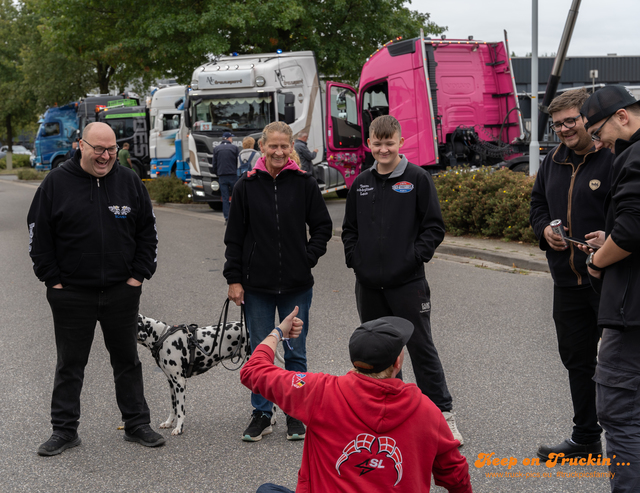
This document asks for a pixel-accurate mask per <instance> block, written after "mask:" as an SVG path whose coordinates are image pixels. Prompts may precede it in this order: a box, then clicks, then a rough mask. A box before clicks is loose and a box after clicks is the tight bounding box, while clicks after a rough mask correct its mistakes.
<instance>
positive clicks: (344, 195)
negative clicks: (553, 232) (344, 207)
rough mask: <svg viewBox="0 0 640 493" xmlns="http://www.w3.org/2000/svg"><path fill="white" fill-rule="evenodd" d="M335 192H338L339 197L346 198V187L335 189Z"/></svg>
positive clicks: (347, 192) (347, 190) (347, 191)
mask: <svg viewBox="0 0 640 493" xmlns="http://www.w3.org/2000/svg"><path fill="white" fill-rule="evenodd" d="M336 194H338V197H340V198H341V199H346V198H347V195H349V189H348V188H342V189H340V190H337V191H336Z"/></svg>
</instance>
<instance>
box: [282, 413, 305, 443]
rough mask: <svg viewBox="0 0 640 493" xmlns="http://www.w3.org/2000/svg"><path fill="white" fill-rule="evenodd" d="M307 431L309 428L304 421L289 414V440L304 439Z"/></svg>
mask: <svg viewBox="0 0 640 493" xmlns="http://www.w3.org/2000/svg"><path fill="white" fill-rule="evenodd" d="M306 432H307V430H306V428H305V427H304V424H302V421H300V420H299V419H296V418H293V417H291V416H287V440H304V435H305V433H306Z"/></svg>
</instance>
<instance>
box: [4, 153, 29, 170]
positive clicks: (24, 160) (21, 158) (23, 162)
mask: <svg viewBox="0 0 640 493" xmlns="http://www.w3.org/2000/svg"><path fill="white" fill-rule="evenodd" d="M11 166H12V167H13V168H30V167H31V163H30V162H29V156H27V155H26V154H14V155H13V158H12V159H11ZM0 169H7V158H6V156H5V157H3V158H2V159H0Z"/></svg>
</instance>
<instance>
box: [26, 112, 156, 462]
mask: <svg viewBox="0 0 640 493" xmlns="http://www.w3.org/2000/svg"><path fill="white" fill-rule="evenodd" d="M117 153H118V146H117V145H116V136H115V134H114V133H113V130H112V129H111V127H109V126H108V125H106V124H104V123H91V124H89V125H87V126H86V127H85V129H84V132H83V135H82V140H80V143H79V150H78V151H77V152H76V153H75V154H74V156H73V158H72V159H69V160H67V161H65V162H64V163H63V164H62V166H60V167H58V168H56V169H54V170H52V171H51V172H50V173H49V174H48V175H47V177H46V178H45V179H44V181H43V182H42V184H41V185H40V186H39V187H38V190H37V191H36V194H35V196H34V199H33V202H32V204H31V208H30V210H29V213H28V216H27V223H28V227H29V255H30V256H31V259H32V261H33V269H34V271H35V274H36V276H37V277H38V279H40V280H41V281H42V282H44V284H45V286H46V287H47V300H48V302H49V305H50V307H51V312H52V314H53V328H54V333H55V340H56V351H57V364H56V370H55V377H54V381H53V395H52V398H51V424H52V428H53V434H52V435H51V438H49V440H47V441H46V442H45V443H43V444H42V445H40V447H39V448H38V454H39V455H43V456H52V455H58V454H60V453H62V452H63V451H64V450H66V449H68V448H71V447H76V446H78V445H80V437H79V436H78V432H77V430H78V420H79V418H80V393H81V391H82V384H83V380H84V369H85V366H86V364H87V361H88V359H89V352H90V351H91V344H92V342H93V337H94V332H95V328H96V323H97V322H100V327H101V329H102V333H103V335H104V342H105V345H106V347H107V350H108V351H109V355H110V360H111V366H112V367H113V375H114V382H115V390H116V392H115V393H116V400H117V402H118V407H119V408H120V412H121V413H122V420H123V421H124V430H125V433H124V439H125V440H127V441H131V442H137V443H140V444H141V445H144V446H147V447H156V446H158V445H162V444H163V443H164V441H165V439H164V437H163V436H162V435H160V434H158V433H156V432H155V431H153V430H152V429H151V427H150V426H149V423H150V414H149V407H148V406H147V403H146V401H145V398H144V389H143V383H142V367H141V364H140V360H139V359H138V349H137V339H136V337H137V319H138V306H139V302H140V294H141V292H142V282H143V281H144V279H150V278H151V276H152V275H153V273H154V272H155V270H156V262H157V245H158V236H157V233H156V225H155V216H154V215H153V209H152V206H151V200H150V199H149V194H148V193H147V190H146V188H145V187H144V185H143V184H142V182H141V181H140V179H139V178H138V177H137V176H136V175H135V174H134V173H131V172H130V171H128V170H125V169H123V168H122V167H121V166H114V163H115V161H116V155H117Z"/></svg>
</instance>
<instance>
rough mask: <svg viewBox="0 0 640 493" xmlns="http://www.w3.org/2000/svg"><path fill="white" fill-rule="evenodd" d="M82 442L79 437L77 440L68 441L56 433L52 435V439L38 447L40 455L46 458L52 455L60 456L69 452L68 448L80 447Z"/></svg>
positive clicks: (76, 437)
mask: <svg viewBox="0 0 640 493" xmlns="http://www.w3.org/2000/svg"><path fill="white" fill-rule="evenodd" d="M80 443H82V442H81V440H80V437H79V436H78V435H76V436H75V438H72V439H70V440H69V439H67V438H63V437H61V436H60V435H56V434H55V433H54V434H53V435H51V438H49V440H47V441H46V442H44V443H43V444H42V445H40V446H39V447H38V455H42V456H45V457H48V456H51V455H58V454H61V453H62V452H64V451H65V450H67V449H68V448H72V447H77V446H78V445H80Z"/></svg>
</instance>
